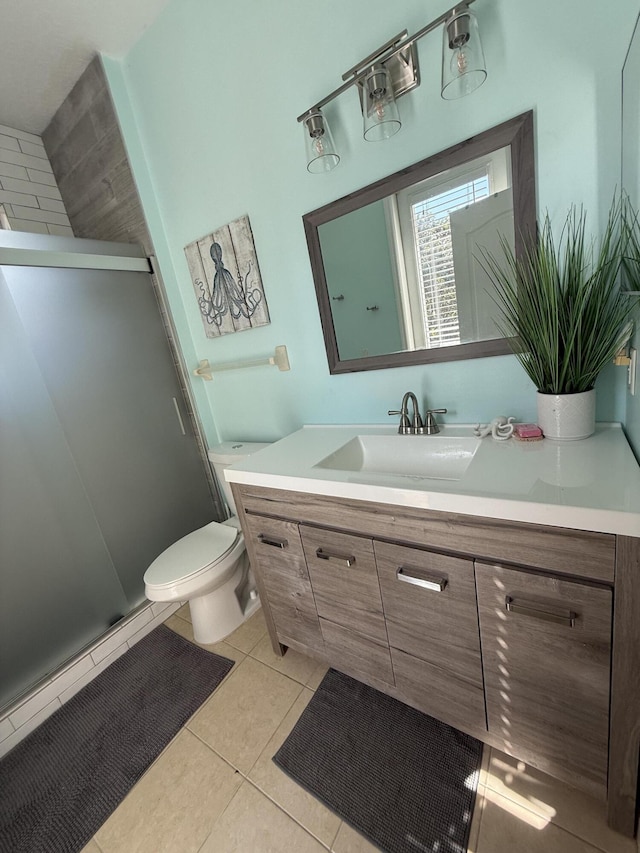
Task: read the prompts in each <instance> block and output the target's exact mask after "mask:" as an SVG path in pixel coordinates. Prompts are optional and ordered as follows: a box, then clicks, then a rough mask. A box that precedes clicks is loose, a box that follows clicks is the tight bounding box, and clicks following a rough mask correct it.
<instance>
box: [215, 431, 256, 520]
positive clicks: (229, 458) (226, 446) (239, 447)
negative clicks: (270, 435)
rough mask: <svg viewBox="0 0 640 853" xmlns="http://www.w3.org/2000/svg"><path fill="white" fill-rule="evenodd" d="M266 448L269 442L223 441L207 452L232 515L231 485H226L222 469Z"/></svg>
mask: <svg viewBox="0 0 640 853" xmlns="http://www.w3.org/2000/svg"><path fill="white" fill-rule="evenodd" d="M268 446H269V442H259V441H223V442H222V444H216V445H215V446H214V447H212V448H211V449H210V450H209V454H208V456H209V459H210V460H211V462H212V463H213V470H214V471H215V473H216V477H217V479H218V483H219V485H220V488H221V489H222V492H223V495H224V499H225V501H226V502H227V506H228V507H229V511H230V512H231V514H232V515H236V505H235V503H234V502H233V495H232V494H231V483H227V481H226V480H225V477H224V469H225V468H228V467H229V466H230V465H235V463H236V462H240V461H241V460H242V459H246V457H247V456H251V454H252V453H257V452H258V450H262V449H263V448H264V447H268Z"/></svg>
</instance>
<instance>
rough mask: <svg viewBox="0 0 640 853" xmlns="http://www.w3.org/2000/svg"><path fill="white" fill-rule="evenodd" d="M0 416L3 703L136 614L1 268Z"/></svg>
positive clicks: (0, 689) (0, 690)
mask: <svg viewBox="0 0 640 853" xmlns="http://www.w3.org/2000/svg"><path fill="white" fill-rule="evenodd" d="M0 419H1V421H0V676H1V677H0V707H1V706H2V705H4V704H6V703H7V702H8V701H9V700H10V699H11V698H12V697H14V696H15V695H16V694H18V693H19V692H21V691H22V690H24V689H25V688H26V687H28V686H29V685H30V684H32V683H33V682H35V681H36V680H37V679H38V678H40V677H42V676H43V675H44V674H45V673H46V672H48V671H49V670H51V669H53V668H55V667H56V666H57V665H58V664H59V663H60V662H61V661H63V660H65V659H66V658H68V657H69V656H71V655H72V654H74V653H75V652H76V651H77V650H78V649H79V648H81V647H82V646H83V645H85V644H87V643H89V642H90V641H91V640H93V639H94V638H95V637H96V628H97V626H99V627H100V628H101V629H102V630H104V629H105V628H106V627H107V626H108V625H110V624H111V623H112V622H114V621H115V620H116V619H117V618H118V617H119V616H121V615H122V614H123V613H126V612H128V610H129V604H128V601H127V598H126V596H125V593H124V590H123V588H122V584H121V583H120V580H119V578H118V575H117V572H116V570H115V567H114V565H113V561H112V560H111V556H110V554H109V551H108V549H107V547H106V544H105V542H104V539H103V537H102V533H101V531H100V527H99V526H98V523H97V521H96V518H95V515H94V513H93V509H92V507H91V504H90V502H89V499H88V497H87V494H86V491H85V489H84V486H83V484H82V482H81V480H80V477H79V475H78V471H77V468H76V465H75V461H74V459H73V456H72V454H71V451H70V449H69V445H68V443H67V439H66V437H65V435H64V432H63V430H62V427H61V425H60V422H59V421H58V417H57V414H56V411H55V408H54V406H53V403H52V401H51V398H50V396H49V394H48V390H47V386H46V384H45V381H44V378H43V376H42V373H41V371H40V368H39V367H38V364H37V362H36V360H35V358H34V356H33V353H32V352H31V349H30V347H29V344H28V341H27V340H26V336H25V334H24V330H23V328H22V324H21V323H20V319H19V317H18V313H17V311H16V308H15V305H14V304H13V302H12V300H11V297H10V294H9V290H8V287H7V284H6V281H5V279H4V277H3V276H2V275H1V273H0ZM98 633H100V631H99V630H98Z"/></svg>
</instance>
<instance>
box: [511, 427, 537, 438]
mask: <svg viewBox="0 0 640 853" xmlns="http://www.w3.org/2000/svg"><path fill="white" fill-rule="evenodd" d="M514 431H515V434H516V435H517V436H518V438H542V430H541V429H540V427H539V426H538V425H537V424H515V425H514Z"/></svg>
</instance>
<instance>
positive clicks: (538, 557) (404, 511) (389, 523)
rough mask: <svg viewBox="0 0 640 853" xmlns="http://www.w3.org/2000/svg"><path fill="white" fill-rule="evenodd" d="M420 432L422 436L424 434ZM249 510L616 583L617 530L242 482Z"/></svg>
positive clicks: (243, 496) (242, 491) (241, 489)
mask: <svg viewBox="0 0 640 853" xmlns="http://www.w3.org/2000/svg"><path fill="white" fill-rule="evenodd" d="M428 440H429V439H428V438H425V441H428ZM238 491H239V494H240V495H241V502H242V504H243V506H244V508H245V510H248V511H249V512H259V513H265V514H267V515H273V516H278V517H280V518H295V519H296V520H297V521H300V522H302V523H305V522H308V523H312V524H324V525H326V526H327V527H333V528H337V529H338V530H344V531H348V532H351V533H358V534H360V535H362V536H371V537H380V538H383V539H387V540H392V541H395V542H398V543H400V544H407V545H417V546H419V547H424V548H434V549H437V550H440V551H449V552H453V553H458V554H467V555H469V556H471V557H475V558H477V559H481V560H485V561H493V560H495V561H496V562H505V563H513V564H515V565H520V566H532V567H535V568H538V569H543V570H544V571H550V572H558V573H560V574H563V575H569V576H576V577H580V578H588V579H591V580H595V581H602V582H604V583H613V578H614V565H615V552H616V544H615V543H616V537H615V536H614V535H612V534H610V533H595V532H592V531H587V530H572V529H569V528H564V527H551V526H547V525H541V524H527V523H521V522H515V521H505V520H502V519H498V518H482V517H481V516H473V515H460V514H456V513H450V512H435V511H432V510H426V509H416V508H411V507H401V506H394V505H391V504H383V503H374V502H372V501H357V500H353V499H350V498H336V497H328V496H325V495H313V494H303V493H301V492H288V491H284V490H281V489H266V488H262V487H260V486H239V487H238Z"/></svg>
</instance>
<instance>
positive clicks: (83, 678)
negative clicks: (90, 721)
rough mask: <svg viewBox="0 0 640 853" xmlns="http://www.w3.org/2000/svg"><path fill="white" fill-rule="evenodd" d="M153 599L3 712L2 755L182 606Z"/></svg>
mask: <svg viewBox="0 0 640 853" xmlns="http://www.w3.org/2000/svg"><path fill="white" fill-rule="evenodd" d="M181 604H182V602H179V601H178V602H171V603H169V604H166V603H164V602H153V603H151V602H149V603H148V604H147V605H146V606H144V607H142V608H141V609H139V610H138V611H136V612H135V613H133V614H132V615H131V616H130V617H128V618H127V619H124V620H123V621H122V622H121V623H120V624H119V625H117V626H116V627H115V628H113V629H112V630H111V631H109V632H108V633H107V634H106V635H104V636H103V637H100V639H99V640H97V641H96V642H95V643H94V644H93V645H92V646H90V647H89V648H88V649H85V650H84V651H82V652H81V653H80V654H79V655H78V656H77V657H76V658H74V659H73V660H72V661H70V662H69V663H67V664H66V665H65V666H63V667H61V668H60V669H59V670H58V671H57V672H55V673H53V674H52V675H51V676H50V677H49V678H46V679H43V681H42V682H40V684H38V685H37V686H36V687H35V688H34V689H33V690H31V691H30V692H29V693H28V694H27V695H26V696H24V697H22V698H21V699H20V700H19V701H18V702H16V703H15V704H14V705H12V706H11V707H9V708H7V709H6V710H5V711H4V712H3V713H2V714H0V758H2V756H3V755H6V754H7V753H8V752H10V750H12V749H13V747H14V746H16V745H17V744H18V743H20V741H21V740H22V739H23V738H25V737H26V736H27V735H28V734H30V733H31V732H32V731H33V730H34V729H36V728H37V727H38V726H39V725H40V723H43V722H44V721H45V720H46V719H47V717H49V716H51V714H53V712H54V711H57V710H58V708H61V707H62V705H64V703H65V702H66V701H67V700H69V699H71V697H72V696H74V695H75V694H76V693H77V692H78V690H80V689H81V688H82V687H84V686H85V684H88V683H89V682H90V681H92V680H93V679H94V678H95V677H96V676H97V675H99V674H100V673H101V672H102V670H103V669H106V668H107V667H108V666H109V664H110V663H113V661H114V660H116V659H117V658H119V657H120V655H122V654H124V653H125V652H126V651H127V650H128V649H130V648H131V647H132V646H134V645H135V644H136V643H137V642H138V640H141V639H142V638H143V637H144V636H146V635H147V634H148V633H149V632H150V631H152V630H153V629H154V628H156V627H157V626H158V625H160V624H161V623H162V622H164V621H165V619H168V618H169V616H170V615H171V614H172V613H174V612H175V611H176V610H178V608H179V607H180V606H181Z"/></svg>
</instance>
